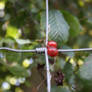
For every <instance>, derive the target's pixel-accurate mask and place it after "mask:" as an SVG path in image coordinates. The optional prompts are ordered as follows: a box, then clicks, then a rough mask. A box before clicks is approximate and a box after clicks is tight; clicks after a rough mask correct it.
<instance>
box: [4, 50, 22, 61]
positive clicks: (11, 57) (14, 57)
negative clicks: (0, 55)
mask: <svg viewBox="0 0 92 92" xmlns="http://www.w3.org/2000/svg"><path fill="white" fill-rule="evenodd" d="M4 54H5V56H6V60H7V61H8V62H20V61H21V58H22V56H21V55H22V53H16V52H11V51H4Z"/></svg>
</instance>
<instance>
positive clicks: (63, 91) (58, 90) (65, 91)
mask: <svg viewBox="0 0 92 92" xmlns="http://www.w3.org/2000/svg"><path fill="white" fill-rule="evenodd" d="M51 92H71V91H70V90H69V88H68V87H57V86H53V87H52V90H51Z"/></svg>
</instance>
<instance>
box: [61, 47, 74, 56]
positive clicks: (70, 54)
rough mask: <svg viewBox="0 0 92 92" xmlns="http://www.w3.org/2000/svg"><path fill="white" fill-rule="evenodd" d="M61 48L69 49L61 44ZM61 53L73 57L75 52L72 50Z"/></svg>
mask: <svg viewBox="0 0 92 92" xmlns="http://www.w3.org/2000/svg"><path fill="white" fill-rule="evenodd" d="M62 49H71V48H70V47H69V46H62ZM62 53H63V54H65V55H67V56H69V57H71V58H72V57H74V55H75V53H74V52H62Z"/></svg>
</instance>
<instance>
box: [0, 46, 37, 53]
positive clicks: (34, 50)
mask: <svg viewBox="0 0 92 92" xmlns="http://www.w3.org/2000/svg"><path fill="white" fill-rule="evenodd" d="M1 50H6V51H11V52H17V53H28V52H33V53H35V52H36V49H33V50H19V49H11V48H7V47H1V48H0V51H1Z"/></svg>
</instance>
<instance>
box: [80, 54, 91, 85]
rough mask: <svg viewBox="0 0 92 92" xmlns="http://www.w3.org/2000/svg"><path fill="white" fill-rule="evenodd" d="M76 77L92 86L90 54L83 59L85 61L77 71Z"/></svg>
mask: <svg viewBox="0 0 92 92" xmlns="http://www.w3.org/2000/svg"><path fill="white" fill-rule="evenodd" d="M78 77H79V78H80V80H81V81H82V83H83V84H84V85H91V86H92V54H91V55H90V56H88V57H87V58H86V59H85V63H84V65H83V66H81V67H80V69H79V71H78Z"/></svg>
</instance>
